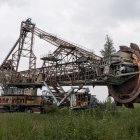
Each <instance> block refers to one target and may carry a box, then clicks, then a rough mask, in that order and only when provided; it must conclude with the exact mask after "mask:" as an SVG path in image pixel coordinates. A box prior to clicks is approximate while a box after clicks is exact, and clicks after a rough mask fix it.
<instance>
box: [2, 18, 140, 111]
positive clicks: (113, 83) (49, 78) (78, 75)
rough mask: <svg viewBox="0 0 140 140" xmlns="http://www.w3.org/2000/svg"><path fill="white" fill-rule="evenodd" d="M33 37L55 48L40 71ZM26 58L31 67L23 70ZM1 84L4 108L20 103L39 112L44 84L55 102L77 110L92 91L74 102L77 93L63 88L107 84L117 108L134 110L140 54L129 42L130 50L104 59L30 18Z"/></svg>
mask: <svg viewBox="0 0 140 140" xmlns="http://www.w3.org/2000/svg"><path fill="white" fill-rule="evenodd" d="M35 36H37V37H39V38H40V39H43V40H45V41H46V42H48V43H50V44H52V45H54V46H56V50H55V51H54V52H53V53H48V54H47V55H45V56H43V57H42V58H41V60H42V61H43V63H42V67H40V68H36V56H35V54H34V51H33V45H34V37H35ZM40 53H42V52H40ZM43 53H44V52H43ZM22 57H26V58H28V59H29V63H28V69H27V70H24V71H19V64H20V60H21V58H22ZM26 64H27V63H26ZM26 64H22V65H26ZM0 84H1V87H2V89H3V96H1V97H0V105H3V106H4V107H5V106H6V105H8V104H10V105H11V104H12V105H13V104H14V105H15V107H13V108H16V107H17V106H16V105H17V104H18V106H19V105H21V104H22V107H21V109H22V110H25V109H27V108H32V110H35V109H34V108H35V107H36V108H37V107H39V106H41V105H42V104H43V101H41V100H42V98H41V97H39V96H37V89H38V88H42V87H43V86H45V87H46V88H47V91H48V93H49V96H51V99H50V100H51V102H53V103H56V104H57V105H59V106H60V105H63V106H69V105H70V102H71V103H72V102H74V104H73V105H75V106H82V105H83V106H84V105H88V106H89V104H90V102H91V99H90V96H89V93H86V94H80V93H79V92H77V94H78V95H76V94H75V95H76V96H75V98H74V99H73V101H71V99H72V98H71V97H72V95H74V92H73V91H74V90H70V92H66V91H65V90H64V89H63V88H62V87H63V86H78V87H79V88H78V90H81V89H82V88H83V86H93V87H94V86H101V85H105V86H107V87H108V91H109V96H112V97H113V98H114V100H115V102H116V105H118V106H121V105H122V104H124V105H125V106H126V107H128V108H133V103H139V102H140V50H139V47H138V45H137V44H134V43H131V44H130V47H127V46H120V50H119V51H117V52H116V53H114V54H113V55H111V56H109V57H103V58H102V57H99V56H97V55H95V54H94V53H93V52H92V51H90V50H88V49H86V48H84V47H81V46H79V45H77V44H74V43H71V42H68V41H66V40H64V39H62V38H60V37H58V36H56V35H54V34H50V33H47V32H45V31H43V30H41V29H39V28H37V27H36V25H35V24H34V23H32V21H31V19H27V20H26V21H22V22H21V28H20V35H19V38H18V40H17V41H16V43H15V44H14V46H13V47H12V49H11V50H10V52H9V53H8V55H7V56H6V58H5V59H4V61H3V63H2V64H1V66H0ZM73 89H75V88H73ZM86 91H88V90H86ZM28 94H30V96H27V95H28ZM19 95H20V96H19ZM25 95H26V96H25ZM83 95H84V96H83ZM87 95H88V96H87ZM23 96H24V98H23ZM19 97H20V98H19ZM73 97H74V96H73ZM45 98H46V97H45ZM46 99H47V100H48V99H49V98H46ZM39 100H40V101H39ZM14 101H15V102H14ZM27 103H29V104H28V105H27ZM23 104H25V105H26V108H25V107H23Z"/></svg>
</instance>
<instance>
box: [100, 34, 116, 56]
mask: <svg viewBox="0 0 140 140" xmlns="http://www.w3.org/2000/svg"><path fill="white" fill-rule="evenodd" d="M105 40H106V42H105V44H104V49H102V50H101V51H100V52H101V54H102V56H103V57H109V56H111V55H112V54H113V53H115V52H116V49H115V48H114V46H113V40H112V39H111V38H110V36H108V35H106V38H105Z"/></svg>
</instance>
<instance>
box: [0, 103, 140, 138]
mask: <svg viewBox="0 0 140 140" xmlns="http://www.w3.org/2000/svg"><path fill="white" fill-rule="evenodd" d="M139 118H140V106H139V105H136V108H135V109H127V108H124V107H122V108H118V109H111V108H110V107H107V108H106V109H104V110H101V109H100V108H96V109H89V110H80V111H71V110H68V109H60V110H56V111H55V112H50V113H48V114H28V113H5V114H0V139H1V140H137V139H140V123H139Z"/></svg>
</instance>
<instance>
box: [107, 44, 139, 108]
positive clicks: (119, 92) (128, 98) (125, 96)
mask: <svg viewBox="0 0 140 140" xmlns="http://www.w3.org/2000/svg"><path fill="white" fill-rule="evenodd" d="M132 48H133V49H132ZM134 48H135V50H134ZM121 49H122V50H124V51H128V52H132V53H133V54H132V58H133V59H135V61H136V62H137V66H138V71H139V74H138V75H135V76H134V77H133V78H131V79H130V80H128V81H127V82H125V83H124V84H122V85H109V86H108V89H109V94H110V95H111V96H112V97H113V98H114V99H115V101H116V102H118V103H122V104H125V105H126V106H127V107H128V104H132V103H134V102H140V98H139V94H140V53H139V51H138V50H139V49H138V48H137V46H135V44H132V45H131V48H127V47H124V46H123V47H122V48H121Z"/></svg>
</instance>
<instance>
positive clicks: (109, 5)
mask: <svg viewBox="0 0 140 140" xmlns="http://www.w3.org/2000/svg"><path fill="white" fill-rule="evenodd" d="M29 17H30V18H32V21H33V22H34V23H36V26H37V27H39V28H41V29H43V30H45V31H47V32H50V33H54V34H56V35H58V36H60V37H62V38H65V39H66V40H70V41H72V42H75V43H77V44H81V45H83V46H85V47H87V48H89V49H92V50H94V52H95V53H96V54H98V55H100V50H101V49H102V48H103V45H104V43H105V35H106V34H109V35H110V36H111V37H112V39H113V42H114V47H115V48H116V49H117V50H118V49H119V45H128V46H129V44H130V43H131V42H134V43H137V44H138V45H139V44H140V0H0V63H1V62H2V60H3V59H4V57H5V56H6V54H7V53H8V51H9V50H10V48H11V47H12V46H13V44H14V43H15V41H16V40H17V38H18V36H19V30H20V22H21V21H22V20H26V19H27V18H29ZM35 43H36V45H35V51H36V52H37V56H39V55H41V54H44V53H45V52H47V51H48V50H52V49H54V48H51V47H50V46H49V45H48V44H47V45H46V44H45V43H44V42H40V41H39V39H36V42H35ZM92 92H94V94H96V95H97V97H98V98H99V99H100V100H104V99H105V98H106V96H107V88H101V87H98V88H95V90H93V91H92Z"/></svg>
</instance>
